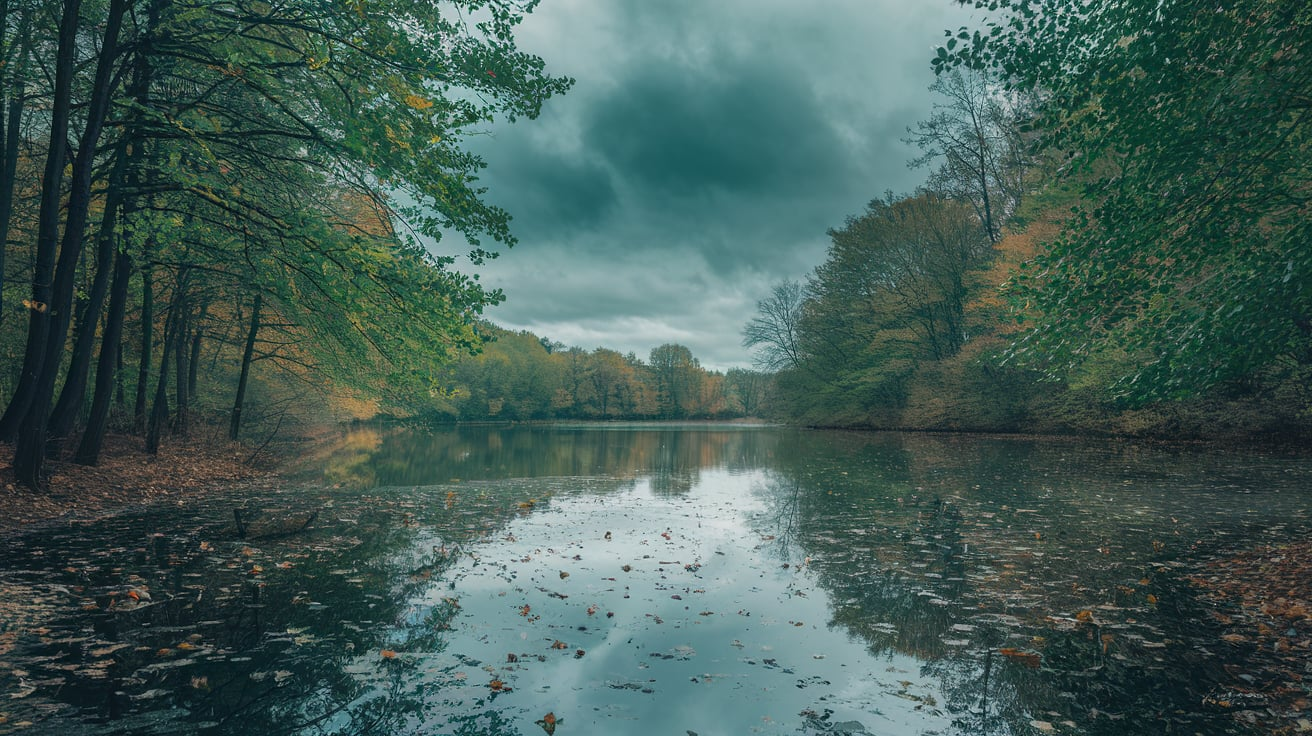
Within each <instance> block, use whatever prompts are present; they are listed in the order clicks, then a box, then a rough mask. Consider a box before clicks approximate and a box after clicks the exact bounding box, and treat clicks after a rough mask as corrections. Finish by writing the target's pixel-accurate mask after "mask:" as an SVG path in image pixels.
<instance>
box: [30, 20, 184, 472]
mask: <svg viewBox="0 0 1312 736" xmlns="http://www.w3.org/2000/svg"><path fill="white" fill-rule="evenodd" d="M157 22H158V18H157V16H156V14H154V13H153V12H152V14H151V15H150V18H149V20H148V24H147V27H146V29H145V32H144V33H143V34H142V38H141V39H139V41H140V42H141V45H142V48H138V49H137V52H136V54H135V58H134V61H133V67H132V81H131V83H130V84H129V85H128V89H127V95H128V97H130V98H131V99H132V100H133V101H134V102H135V103H136V107H135V108H134V111H132V112H129V113H128V115H127V118H126V119H125V120H124V122H123V132H122V135H121V138H120V140H119V143H118V145H117V146H115V150H114V163H113V168H112V169H111V171H110V175H109V186H108V189H107V193H106V195H105V210H104V214H103V216H102V219H101V224H100V231H99V233H98V235H97V242H98V248H97V255H96V275H95V278H94V280H93V281H92V286H91V290H90V293H89V294H88V296H87V308H86V309H85V310H84V311H83V313H82V314H81V315H79V320H78V330H77V340H76V342H75V343H74V346H73V355H72V359H71V361H70V363H69V369H68V377H67V378H66V379H65V380H64V388H63V391H61V392H60V395H59V401H58V402H56V404H55V408H54V410H53V411H52V412H51V416H50V429H49V435H50V439H51V449H52V450H53V452H52V453H48V454H49V455H50V456H51V457H54V456H55V455H57V454H58V452H59V450H60V446H61V445H62V444H63V441H64V439H65V438H67V437H68V436H69V434H70V433H71V432H72V431H73V427H74V425H75V424H76V423H77V417H78V413H79V412H80V411H81V409H82V403H83V402H84V401H85V397H86V385H87V374H88V372H89V371H90V369H91V360H92V353H93V351H94V346H95V338H96V325H97V324H98V323H99V322H100V313H101V306H102V305H103V303H104V301H105V292H106V291H107V289H108V285H109V277H110V273H111V272H115V271H116V266H115V264H116V263H117V259H116V258H115V253H116V251H117V249H116V248H115V243H116V241H117V237H118V224H119V220H120V217H122V218H123V219H126V213H127V212H128V209H129V205H131V204H133V203H134V200H135V197H136V192H137V191H138V189H139V188H140V184H141V161H142V158H143V150H144V146H143V141H142V140H141V139H140V122H141V121H140V113H139V112H136V110H141V109H145V108H146V107H147V106H149V104H150V84H151V77H152V69H151V64H150V58H149V54H148V52H147V50H146V48H145V47H146V46H148V44H149V39H150V38H151V36H152V34H153V32H154V28H155V25H156V23H157ZM101 352H104V348H103V347H102V349H101ZM111 352H113V351H111Z"/></svg>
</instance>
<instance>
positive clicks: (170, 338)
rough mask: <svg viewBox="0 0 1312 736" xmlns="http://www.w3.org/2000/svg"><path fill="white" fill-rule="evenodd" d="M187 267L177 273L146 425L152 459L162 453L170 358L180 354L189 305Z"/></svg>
mask: <svg viewBox="0 0 1312 736" xmlns="http://www.w3.org/2000/svg"><path fill="white" fill-rule="evenodd" d="M188 271H189V269H188V268H187V266H185V265H184V266H182V268H181V269H180V270H179V271H178V285H177V287H176V289H175V291H174V294H173V303H172V304H171V305H170V308H169V314H168V317H167V318H166V319H165V320H164V354H163V355H162V356H160V362H159V380H158V381H156V382H155V400H154V402H153V403H152V404H151V407H150V419H149V421H148V422H147V424H146V452H148V453H150V454H151V455H154V454H157V453H158V452H159V440H160V434H161V433H162V432H163V430H164V423H165V421H166V420H167V419H168V416H169V357H170V356H171V355H172V352H171V351H173V350H181V349H182V346H181V342H182V340H181V338H180V337H179V333H180V332H181V329H180V327H181V325H180V323H181V322H182V321H183V316H182V314H181V305H182V304H184V303H185V302H186V293H187V281H188V275H189V274H188Z"/></svg>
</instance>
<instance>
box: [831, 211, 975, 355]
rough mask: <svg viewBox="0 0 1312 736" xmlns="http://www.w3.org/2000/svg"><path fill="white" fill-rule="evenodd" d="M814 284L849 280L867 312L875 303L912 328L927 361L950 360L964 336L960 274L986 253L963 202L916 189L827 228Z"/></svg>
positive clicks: (963, 277) (963, 283) (963, 280)
mask: <svg viewBox="0 0 1312 736" xmlns="http://www.w3.org/2000/svg"><path fill="white" fill-rule="evenodd" d="M829 236H830V238H831V239H832V240H833V245H832V246H831V247H830V250H829V260H828V261H827V262H826V263H825V265H823V266H821V268H820V269H817V275H818V277H819V278H821V279H826V278H828V279H853V280H855V285H854V286H855V290H856V293H857V294H860V295H862V296H864V297H865V298H866V299H867V300H868V301H867V307H869V306H870V305H871V304H873V303H874V300H875V299H878V301H879V302H882V303H884V304H885V305H887V306H888V307H891V308H892V309H893V310H895V311H896V312H897V313H898V315H899V317H900V319H899V321H900V322H901V323H902V324H904V325H906V326H908V327H910V328H911V329H912V330H914V331H915V333H916V334H917V336H918V338H919V343H920V345H921V347H922V349H923V350H924V351H925V353H926V357H929V358H932V359H934V360H941V359H943V358H946V357H948V356H950V355H953V354H955V353H956V352H957V350H959V349H960V348H961V345H962V344H964V343H965V341H966V339H967V333H966V326H965V316H964V307H965V301H966V274H967V273H968V272H969V271H970V270H972V269H975V268H978V267H979V266H980V265H982V264H983V263H984V262H986V261H987V259H988V257H989V256H990V255H991V254H992V249H991V248H990V247H989V243H988V241H987V240H985V239H984V238H982V237H980V235H979V232H978V229H977V228H976V227H975V224H974V221H973V217H971V215H970V212H969V211H968V209H967V206H966V205H963V204H961V203H959V202H955V201H953V200H949V199H944V198H942V197H940V196H938V195H936V194H932V193H929V192H922V193H920V194H918V195H916V196H913V197H905V198H903V199H894V198H893V196H892V195H888V196H886V197H885V198H884V199H876V200H874V201H872V202H871V203H870V204H869V205H868V206H867V208H866V211H865V213H863V214H862V215H861V216H859V217H850V218H848V220H847V223H846V224H845V226H844V227H843V228H841V229H835V230H830V231H829Z"/></svg>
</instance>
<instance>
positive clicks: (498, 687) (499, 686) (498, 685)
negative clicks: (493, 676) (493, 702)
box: [487, 680, 510, 693]
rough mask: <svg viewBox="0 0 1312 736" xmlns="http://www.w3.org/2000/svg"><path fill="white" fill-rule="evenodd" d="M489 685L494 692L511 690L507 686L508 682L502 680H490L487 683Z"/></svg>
mask: <svg viewBox="0 0 1312 736" xmlns="http://www.w3.org/2000/svg"><path fill="white" fill-rule="evenodd" d="M487 686H488V687H489V688H490V689H491V690H492V692H494V693H508V692H510V688H508V687H506V683H504V682H502V681H500V680H493V681H492V682H489V683H488V684H487Z"/></svg>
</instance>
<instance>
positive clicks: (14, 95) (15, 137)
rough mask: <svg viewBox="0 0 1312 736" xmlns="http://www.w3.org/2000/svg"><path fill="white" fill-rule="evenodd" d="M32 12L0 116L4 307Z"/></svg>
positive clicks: (21, 29)
mask: <svg viewBox="0 0 1312 736" xmlns="http://www.w3.org/2000/svg"><path fill="white" fill-rule="evenodd" d="M2 8H3V12H0V15H3V16H4V19H3V20H0V40H2V39H4V38H5V36H6V34H7V33H8V32H9V29H8V25H9V23H8V16H9V3H8V2H7V0H6V2H4V3H3V4H2ZM29 16H30V13H29V12H28V11H27V10H26V9H24V11H23V15H22V17H21V19H20V20H19V24H18V30H17V32H16V33H15V38H16V39H19V44H20V45H19V49H18V56H17V57H16V58H11V56H10V54H9V53H8V51H9V50H8V49H5V54H4V60H5V63H6V64H11V63H12V65H13V70H14V71H13V72H12V73H10V74H9V75H8V76H9V78H8V79H7V80H5V84H4V96H3V97H0V99H3V98H4V97H7V98H8V106H7V109H6V110H5V111H4V112H5V116H4V118H0V157H3V158H0V307H3V305H4V283H5V280H4V274H5V252H6V251H7V250H8V248H7V247H6V246H7V245H8V243H9V218H10V216H11V215H12V214H13V212H14V188H15V187H16V186H17V177H18V141H19V138H20V133H21V132H22V131H21V129H20V128H21V125H22V122H23V97H24V95H26V94H27V91H26V89H25V84H24V82H23V80H24V79H25V78H26V76H27V58H28V52H29V49H30V48H31V40H30V39H31V35H32V34H31V33H29V32H28V26H29V23H30V21H29ZM4 318H5V311H4V309H3V308H0V324H2V323H3V322H4Z"/></svg>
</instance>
